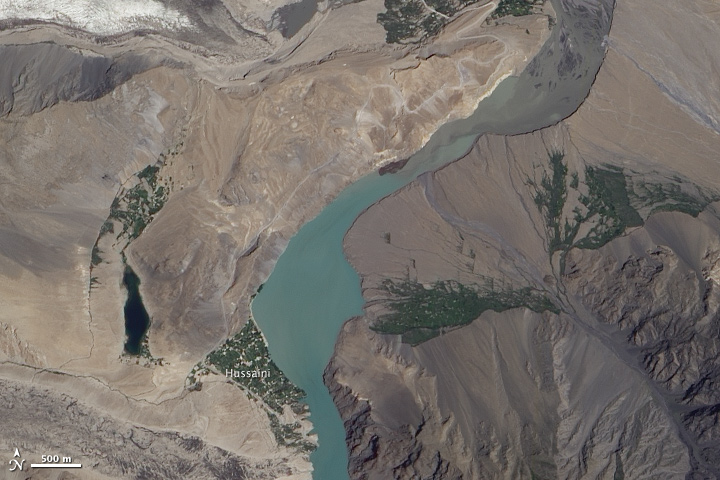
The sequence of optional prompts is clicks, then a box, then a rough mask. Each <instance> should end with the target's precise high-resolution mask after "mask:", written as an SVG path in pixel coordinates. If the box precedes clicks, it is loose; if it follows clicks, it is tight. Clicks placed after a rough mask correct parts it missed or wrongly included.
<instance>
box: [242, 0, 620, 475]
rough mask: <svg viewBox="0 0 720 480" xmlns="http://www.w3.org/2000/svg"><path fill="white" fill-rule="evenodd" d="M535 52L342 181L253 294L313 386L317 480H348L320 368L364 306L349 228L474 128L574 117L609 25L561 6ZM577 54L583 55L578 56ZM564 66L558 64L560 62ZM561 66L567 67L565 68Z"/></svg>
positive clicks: (259, 314)
mask: <svg viewBox="0 0 720 480" xmlns="http://www.w3.org/2000/svg"><path fill="white" fill-rule="evenodd" d="M553 5H555V8H556V11H559V12H561V15H560V18H559V21H558V25H564V26H565V32H564V37H563V35H560V33H559V30H558V28H557V27H556V29H555V31H554V32H553V36H552V37H551V38H550V40H549V41H548V43H547V44H546V46H545V47H544V48H543V51H542V52H541V54H540V55H538V58H542V64H540V63H537V64H535V65H531V66H530V67H529V68H528V69H526V71H525V72H523V74H522V75H521V76H520V77H511V78H508V79H507V80H505V81H504V82H503V83H502V84H501V85H500V86H498V88H497V89H496V90H495V92H493V94H492V95H491V96H489V97H488V98H486V99H485V100H483V101H482V102H480V105H479V107H478V109H477V110H476V111H475V113H474V114H473V115H472V116H471V117H469V118H467V119H464V120H457V121H454V122H450V123H448V124H446V125H443V126H442V127H441V128H440V129H439V130H438V131H437V132H436V134H435V135H433V136H432V138H431V139H430V141H429V142H428V144H427V145H426V146H425V147H424V148H423V149H421V150H420V151H419V152H418V153H417V154H415V155H413V157H412V158H411V159H410V161H409V162H408V164H407V165H406V167H405V168H404V169H403V170H401V171H400V172H399V173H396V174H392V175H385V176H380V175H378V174H377V173H373V174H370V175H368V176H367V177H365V178H362V179H361V180H359V181H358V182H356V183H354V184H353V185H351V186H349V187H348V188H347V189H345V190H344V191H343V192H342V193H341V194H340V195H339V196H338V197H337V198H336V199H335V200H334V201H333V202H332V203H331V204H330V205H328V206H327V207H325V208H324V209H323V211H322V212H321V213H320V214H319V215H318V216H317V217H316V218H315V219H314V220H312V221H310V222H309V223H307V224H306V225H304V226H303V227H302V228H301V229H300V231H299V232H298V233H297V234H296V235H295V236H294V237H293V238H292V239H291V240H290V242H289V244H288V246H287V248H286V250H285V252H284V253H283V254H282V255H281V256H280V258H279V259H278V262H277V264H276V266H275V268H274V270H273V273H272V274H271V275H270V278H269V279H268V280H267V282H266V283H265V284H264V286H263V288H262V291H261V292H260V293H259V294H258V295H257V296H256V297H255V299H254V301H253V306H252V310H253V317H254V318H255V321H256V322H257V324H258V326H259V327H260V329H261V330H262V332H263V333H264V335H265V338H266V339H267V341H268V346H269V350H270V355H271V356H272V358H273V360H274V361H275V363H276V364H277V365H278V367H279V368H280V369H282V370H283V371H284V372H285V374H286V375H287V376H288V378H289V379H290V380H291V381H293V382H294V383H295V384H296V385H298V386H299V387H300V388H302V389H303V390H304V391H305V392H306V393H307V398H306V402H307V404H308V405H309V407H310V420H311V421H312V422H313V426H314V431H315V432H316V433H317V435H318V441H319V447H318V449H317V450H316V451H315V452H313V453H312V454H311V456H310V459H311V461H312V463H313V467H314V469H315V470H314V473H313V478H314V480H347V479H348V473H347V461H348V456H347V451H346V446H345V430H344V427H343V422H342V420H341V418H340V416H339V414H338V411H337V410H336V408H335V405H334V404H333V402H332V399H331V397H330V394H329V393H328V390H327V388H326V387H325V385H324V384H323V381H322V375H323V371H324V369H325V367H326V365H327V364H328V362H329V360H330V357H331V355H332V353H333V348H334V346H335V340H336V338H337V334H338V332H339V331H340V328H341V326H342V325H343V323H344V322H345V321H346V320H348V319H349V318H351V317H353V316H357V315H361V314H362V306H363V303H364V301H363V298H362V295H361V291H360V279H359V277H358V275H357V273H356V272H355V271H354V270H353V269H352V267H351V266H350V265H349V264H348V262H347V260H346V259H345V255H344V253H343V249H342V242H343V237H344V236H345V233H346V232H347V230H348V229H349V228H350V226H351V225H352V223H353V222H354V220H355V219H356V218H357V216H358V215H360V214H361V213H362V211H363V210H365V209H366V208H368V207H369V206H371V205H372V204H373V203H375V202H377V201H378V200H380V199H382V198H383V197H385V196H387V195H389V194H391V193H392V192H394V191H396V190H397V189H399V188H401V187H402V186H404V185H406V184H408V183H409V182H411V181H412V180H413V179H415V178H416V177H417V176H418V175H420V174H422V173H424V172H427V171H431V170H435V169H437V168H440V167H442V166H443V165H445V164H447V163H449V162H452V161H453V160H456V159H458V158H460V157H462V156H463V155H464V154H465V153H466V152H468V151H469V149H470V148H471V146H472V144H473V143H474V141H475V139H476V138H477V136H478V135H481V134H484V133H488V132H492V133H498V134H516V133H523V132H528V131H532V130H535V129H538V128H542V127H545V126H548V125H551V124H553V123H556V122H557V121H559V120H561V119H563V118H565V117H567V116H568V115H570V114H571V113H572V112H573V111H575V109H577V107H578V106H579V105H580V104H581V102H582V101H583V99H584V98H585V97H586V96H587V94H588V92H589V89H590V86H591V85H592V82H593V80H594V77H595V74H596V73H597V70H598V69H599V67H600V65H601V63H602V59H603V57H604V53H605V50H604V47H602V45H601V42H602V38H603V36H604V35H606V34H607V31H608V29H609V21H608V22H607V25H606V26H607V28H606V29H604V30H597V25H598V24H599V22H598V21H597V18H593V17H591V16H588V15H589V14H588V13H587V12H580V11H573V10H572V9H570V10H569V11H563V10H562V8H559V7H560V0H554V1H553ZM568 36H569V37H570V38H572V40H573V42H574V43H573V44H574V47H573V48H575V49H576V51H577V52H579V53H580V54H581V58H582V61H581V62H578V63H577V65H575V66H574V67H573V68H572V69H571V71H564V70H567V60H566V59H565V58H564V57H563V53H562V49H561V48H559V47H558V45H559V44H558V42H561V41H562V40H561V38H564V39H565V40H567V38H568ZM575 58H577V57H575ZM561 66H562V68H561ZM558 72H563V74H562V75H560V74H559V73H558Z"/></svg>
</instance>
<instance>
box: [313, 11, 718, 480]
mask: <svg viewBox="0 0 720 480" xmlns="http://www.w3.org/2000/svg"><path fill="white" fill-rule="evenodd" d="M575 7H577V8H586V9H587V8H590V7H591V5H587V4H586V5H583V6H579V5H575ZM641 7H642V5H633V6H632V7H628V6H626V5H625V4H624V3H623V2H621V3H620V4H619V5H618V8H617V9H616V12H615V19H614V26H613V30H612V32H611V34H610V37H609V39H608V42H609V43H608V44H609V45H610V48H609V51H608V53H607V57H606V60H605V63H604V64H603V66H602V68H601V70H600V72H599V74H598V76H597V78H596V79H595V83H594V85H593V88H592V90H591V92H590V94H589V96H588V98H587V99H586V101H585V102H584V104H583V105H582V106H581V107H580V108H579V109H578V111H577V112H575V113H574V114H573V115H572V116H570V117H569V118H567V119H566V120H564V121H562V122H561V123H559V124H558V125H556V126H554V127H550V128H547V129H543V130H541V131H538V132H534V133H532V134H526V135H518V136H512V137H500V136H484V137H482V138H480V139H479V140H478V142H477V143H476V145H475V147H474V149H473V151H471V152H470V153H469V154H468V155H467V156H466V157H464V158H462V159H461V160H459V161H457V162H456V163H454V164H452V165H449V166H447V167H445V168H443V169H441V170H439V171H437V172H435V173H432V174H427V175H424V176H422V177H420V178H419V179H418V180H416V181H415V182H414V183H413V184H411V185H409V186H408V187H406V188H405V189H402V190H401V191H399V192H397V193H395V194H393V195H391V196H389V197H387V198H385V199H383V200H381V201H380V202H378V203H377V204H376V205H374V206H373V207H371V208H370V209H368V211H367V212H365V213H364V214H363V215H361V216H360V217H359V218H358V220H357V221H356V223H355V224H354V226H353V228H352V229H351V230H350V231H349V232H348V235H347V237H346V240H345V249H346V254H347V256H348V258H349V260H350V262H351V263H352V264H353V266H354V267H355V268H356V269H357V270H358V272H359V273H360V274H361V277H362V281H363V295H364V296H365V298H366V300H367V304H366V308H365V316H364V317H362V318H357V319H353V320H351V321H349V322H348V323H347V324H346V325H345V327H344V329H343V331H342V333H341V335H340V338H339V340H338V343H337V346H336V352H335V355H334V357H333V360H332V362H331V364H330V365H329V367H328V369H327V371H326V375H325V380H326V383H327V384H328V386H329V388H330V390H331V392H332V394H333V396H334V398H335V401H336V404H337V405H338V408H339V409H340V411H341V414H342V417H343V419H344V421H345V426H346V430H347V444H348V449H349V452H350V464H349V469H350V473H351V477H352V478H354V479H374V478H398V479H401V478H402V479H406V478H407V479H410V478H432V479H441V478H442V479H445V478H453V479H454V478H465V479H468V478H472V479H480V478H507V479H515V478H548V479H549V478H587V479H595V478H608V479H618V478H633V479H636V478H716V477H718V475H720V472H719V471H718V470H717V465H718V462H719V461H720V451H719V450H718V444H719V443H720V442H719V440H720V430H718V428H717V424H718V412H719V411H720V407H719V405H720V398H719V397H718V393H717V392H718V384H719V376H720V360H718V358H719V357H720V340H718V338H719V335H718V334H719V333H720V312H719V308H718V307H720V293H718V280H719V278H718V269H719V268H720V267H718V262H720V240H719V238H720V220H718V211H717V203H716V202H717V200H718V198H720V197H719V196H718V195H719V194H720V192H719V191H718V189H717V185H718V184H720V172H718V171H717V168H715V163H716V161H717V154H716V153H715V152H717V151H718V149H720V140H719V139H718V137H717V135H716V133H715V132H714V130H715V129H714V125H715V123H714V122H715V121H716V119H715V118H714V116H713V115H714V114H710V113H707V112H713V111H714V109H715V102H714V99H713V98H712V97H711V96H708V95H707V93H706V90H705V89H697V90H695V91H694V93H692V94H690V93H688V92H689V90H688V89H687V88H686V85H688V84H692V83H693V82H694V79H695V78H697V77H698V76H699V75H700V72H704V71H707V68H708V66H709V67H710V68H717V66H718V65H720V57H719V56H717V55H714V56H712V58H709V59H707V58H705V59H704V60H703V61H699V60H698V58H697V57H692V56H691V57H685V58H684V59H677V58H674V59H673V60H672V62H676V63H675V65H676V68H679V67H677V66H678V65H682V68H680V69H676V70H674V71H670V72H669V71H667V70H666V69H665V68H664V67H665V66H667V65H666V64H664V66H662V65H659V64H658V63H656V62H654V61H652V60H649V59H648V57H646V56H645V51H646V47H645V45H644V42H645V41H646V40H645V39H647V38H653V42H655V43H653V45H651V46H647V48H650V49H652V50H653V51H655V50H657V49H661V48H662V42H673V41H674V40H673V37H672V36H671V35H670V34H667V35H658V34H657V30H658V29H662V25H664V24H665V23H669V22H673V27H672V28H676V27H677V25H674V23H675V22H676V21H677V18H676V17H673V18H670V17H664V16H663V15H664V14H667V13H668V12H667V11H665V9H660V10H653V9H652V8H651V7H648V11H649V12H651V13H650V16H651V17H652V18H653V20H654V21H655V23H653V24H652V25H651V24H650V22H639V23H632V25H631V22H627V21H625V19H623V17H622V15H623V14H624V13H627V14H630V12H629V8H632V9H633V10H634V9H635V8H641ZM687 7H688V9H689V11H691V12H696V13H698V12H702V11H705V9H706V7H707V5H706V4H705V3H704V2H700V1H699V2H691V3H690V4H688V5H687ZM679 15H680V17H679V18H683V19H684V20H683V21H689V19H688V17H685V16H683V14H682V13H681V14H679ZM698 21H699V22H700V23H701V24H702V25H703V28H708V29H710V30H712V31H713V32H717V31H718V28H719V26H718V23H717V19H713V17H712V16H711V15H708V16H705V17H702V18H701V19H700V20H698ZM687 28H690V25H689V24H688V26H687ZM631 29H636V30H631ZM645 29H648V32H647V35H646V34H645ZM650 30H651V31H652V35H651V34H650ZM697 42H698V44H697V45H692V46H691V45H690V44H685V45H682V46H679V47H677V48H679V49H680V50H692V49H693V48H694V49H698V50H699V51H703V52H704V51H706V46H707V45H706V43H707V40H706V39H698V40H697ZM569 43H571V42H569ZM571 57H573V56H572V55H568V56H567V58H568V59H569V60H568V61H570V60H571V59H572V58H571ZM705 60H706V61H707V62H706V61H705ZM670 78H672V81H670V80H669V79H670ZM671 83H672V85H673V86H672V88H671V87H669V86H668V85H670V84H671ZM678 92H682V94H680V93H678ZM680 97H682V98H680ZM689 105H690V106H695V107H698V106H700V105H702V106H703V108H702V110H703V112H705V114H707V115H708V116H703V115H700V114H699V113H698V112H699V110H698V108H699V107H698V108H690V107H689ZM680 159H682V161H680ZM388 281H392V282H393V283H392V284H388V283H387V282H388ZM438 282H440V283H438ZM448 282H454V283H448ZM403 284H405V285H410V286H411V287H412V286H413V285H420V286H421V287H422V289H424V290H422V289H420V290H418V289H417V288H415V287H412V288H410V287H406V289H405V290H403V289H400V288H397V285H403ZM388 285H395V286H396V287H393V288H389V287H388ZM448 285H463V286H464V288H469V289H474V290H475V291H477V292H478V293H477V295H478V297H479V298H481V299H487V298H501V299H502V298H507V297H503V296H502V295H500V294H504V293H506V292H508V291H515V292H517V291H519V289H522V288H530V289H532V291H534V292H536V293H538V294H542V295H544V296H545V297H546V298H547V299H549V300H550V301H551V302H552V304H553V305H554V306H555V307H557V309H558V311H559V312H560V313H555V312H553V311H551V310H546V311H544V312H541V313H538V312H537V311H531V310H530V309H529V308H510V307H509V306H503V305H498V304H497V303H496V304H494V308H492V309H486V310H484V311H482V313H480V314H479V315H478V316H477V318H476V319H475V320H474V321H472V322H471V323H469V324H468V323H467V322H465V321H464V320H463V317H462V315H458V314H457V311H458V309H457V306H456V305H455V304H452V301H454V300H453V299H456V298H458V295H457V292H459V291H460V292H462V291H464V290H461V289H459V287H455V291H454V293H453V292H452V290H451V289H448V287H447V286H448ZM423 291H424V292H425V293H424V294H423V296H422V299H423V301H427V302H428V303H427V304H426V305H429V306H432V305H435V306H437V305H441V306H442V308H440V309H439V310H438V311H437V312H434V313H437V315H435V314H434V313H433V312H432V311H426V312H418V311H417V309H416V310H411V309H410V308H409V306H408V305H410V303H412V302H413V301H415V300H417V299H418V298H420V297H418V293H417V292H423ZM407 292H413V293H412V294H409V293H407ZM448 292H450V293H448ZM443 294H445V295H447V300H446V301H445V303H442V301H438V300H437V299H438V296H442V295H443ZM413 295H415V296H413ZM453 295H455V296H453ZM473 308H474V307H473ZM505 308H510V309H508V310H505ZM430 310H432V309H430ZM472 311H477V310H472ZM403 312H413V315H415V316H414V317H413V319H414V320H412V321H414V322H416V323H415V324H413V323H412V322H411V321H410V320H404V319H403V318H402V314H403ZM443 313H444V314H443ZM420 324H421V325H422V328H416V329H415V330H413V329H412V327H413V325H415V326H417V325H420ZM393 329H394V330H393ZM389 331H393V333H402V335H390V334H388V333H387V332H389ZM418 331H419V332H421V333H422V334H423V335H425V336H418V334H417V332H418ZM418 339H419V340H418ZM403 341H404V342H406V343H403Z"/></svg>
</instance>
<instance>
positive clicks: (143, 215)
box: [109, 165, 169, 240]
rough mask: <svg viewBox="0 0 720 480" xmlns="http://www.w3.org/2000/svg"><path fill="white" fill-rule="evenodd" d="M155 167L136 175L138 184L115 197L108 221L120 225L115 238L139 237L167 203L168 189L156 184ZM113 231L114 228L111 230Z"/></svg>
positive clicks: (156, 168)
mask: <svg viewBox="0 0 720 480" xmlns="http://www.w3.org/2000/svg"><path fill="white" fill-rule="evenodd" d="M159 171H160V167H159V166H157V165H152V166H149V167H147V168H145V169H143V170H141V171H140V172H138V174H137V178H138V180H139V182H138V183H137V184H136V185H135V186H133V187H132V188H130V189H129V190H127V191H126V192H125V193H124V194H123V195H122V196H119V197H116V198H115V200H113V203H112V205H111V206H110V217H109V218H110V219H111V220H116V221H118V222H120V223H121V225H122V231H121V232H120V233H118V235H117V238H118V239H119V238H120V237H123V236H124V237H127V239H128V240H133V239H135V238H137V237H138V236H140V234H141V233H142V232H143V230H144V229H145V227H147V225H148V224H149V223H150V222H151V221H152V219H153V217H154V216H155V215H156V214H157V213H158V212H159V211H160V209H161V208H162V207H163V206H164V205H165V202H166V201H167V197H168V193H169V189H168V188H166V185H164V184H160V183H159V182H158V172H159ZM113 231H114V228H113Z"/></svg>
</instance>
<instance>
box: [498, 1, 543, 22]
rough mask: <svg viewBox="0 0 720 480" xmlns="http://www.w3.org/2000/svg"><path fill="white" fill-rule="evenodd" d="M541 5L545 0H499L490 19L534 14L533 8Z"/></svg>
mask: <svg viewBox="0 0 720 480" xmlns="http://www.w3.org/2000/svg"><path fill="white" fill-rule="evenodd" d="M543 3H545V0H500V3H498V7H497V8H496V9H495V11H494V12H493V14H492V16H491V18H501V17H507V16H509V15H512V16H513V17H522V16H523V15H532V14H533V13H535V8H534V7H535V6H536V5H542V4H543Z"/></svg>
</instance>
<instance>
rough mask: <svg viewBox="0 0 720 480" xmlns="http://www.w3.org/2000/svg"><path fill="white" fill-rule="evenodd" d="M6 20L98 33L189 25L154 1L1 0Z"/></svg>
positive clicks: (1, 17)
mask: <svg viewBox="0 0 720 480" xmlns="http://www.w3.org/2000/svg"><path fill="white" fill-rule="evenodd" d="M7 19H32V20H43V21H49V22H56V23H60V24H62V25H68V26H71V27H76V28H80V29H82V30H85V31H88V32H92V33H96V34H101V35H113V34H117V33H124V32H129V31H132V30H137V29H161V28H163V29H172V30H177V29H181V28H188V27H191V26H192V22H191V21H190V19H189V18H187V17H186V16H185V15H183V14H182V13H180V12H178V11H177V10H174V9H172V8H168V7H166V6H165V5H163V4H162V3H160V2H157V1H154V0H0V20H7Z"/></svg>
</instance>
